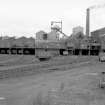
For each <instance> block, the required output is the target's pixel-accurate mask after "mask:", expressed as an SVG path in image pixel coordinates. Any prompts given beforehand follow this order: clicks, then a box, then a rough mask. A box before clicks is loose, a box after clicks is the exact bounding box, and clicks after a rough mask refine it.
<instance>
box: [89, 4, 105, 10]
mask: <svg viewBox="0 0 105 105" xmlns="http://www.w3.org/2000/svg"><path fill="white" fill-rule="evenodd" d="M104 7H105V4H100V5H93V6H91V7H89V9H98V8H104Z"/></svg>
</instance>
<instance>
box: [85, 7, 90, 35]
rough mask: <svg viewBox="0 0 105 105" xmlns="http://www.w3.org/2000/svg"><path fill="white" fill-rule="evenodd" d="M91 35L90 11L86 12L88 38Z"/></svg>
mask: <svg viewBox="0 0 105 105" xmlns="http://www.w3.org/2000/svg"><path fill="white" fill-rule="evenodd" d="M89 34H90V9H89V8H88V9H87V10H86V36H87V37H88V36H89Z"/></svg>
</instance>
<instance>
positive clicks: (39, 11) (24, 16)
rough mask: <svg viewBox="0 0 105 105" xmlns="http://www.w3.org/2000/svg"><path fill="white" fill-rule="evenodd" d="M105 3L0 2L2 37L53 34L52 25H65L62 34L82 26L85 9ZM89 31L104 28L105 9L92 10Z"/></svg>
mask: <svg viewBox="0 0 105 105" xmlns="http://www.w3.org/2000/svg"><path fill="white" fill-rule="evenodd" d="M104 3H105V1H104V0H0V36H6V35H9V36H16V37H20V36H26V37H34V36H35V33H36V32H38V31H40V30H44V31H45V32H50V31H51V25H50V23H51V21H61V20H62V22H63V32H64V33H65V34H67V35H70V34H71V33H72V28H73V27H76V26H83V27H84V32H85V25H86V9H87V8H88V7H91V6H94V5H98V4H104ZM90 20H91V24H90V30H91V31H93V30H96V29H98V28H101V27H105V21H104V20H105V8H104V7H103V8H99V9H92V10H91V15H90Z"/></svg>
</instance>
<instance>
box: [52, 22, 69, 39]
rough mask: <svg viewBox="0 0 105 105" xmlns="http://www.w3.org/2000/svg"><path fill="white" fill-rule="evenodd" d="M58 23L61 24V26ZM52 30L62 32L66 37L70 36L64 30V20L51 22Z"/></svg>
mask: <svg viewBox="0 0 105 105" xmlns="http://www.w3.org/2000/svg"><path fill="white" fill-rule="evenodd" d="M57 24H59V26H58V25H57ZM51 30H55V31H57V32H59V33H60V34H62V35H63V36H64V37H66V38H67V37H68V35H66V34H65V33H64V32H63V31H62V21H52V22H51Z"/></svg>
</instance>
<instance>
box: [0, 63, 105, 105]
mask: <svg viewBox="0 0 105 105" xmlns="http://www.w3.org/2000/svg"><path fill="white" fill-rule="evenodd" d="M100 71H105V63H96V64H93V65H87V66H80V67H78V68H74V69H70V70H67V71H55V72H50V73H47V74H38V75H33V76H27V77H22V78H14V79H10V80H3V81H0V105H42V103H43V102H44V100H45V99H47V98H48V102H47V104H48V103H49V102H50V105H105V90H102V89H99V87H98V83H99V79H100V76H99V75H98V74H99V72H100ZM38 100H39V101H38ZM41 100H43V102H41ZM43 105H45V104H43ZM48 105H49V104H48Z"/></svg>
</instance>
